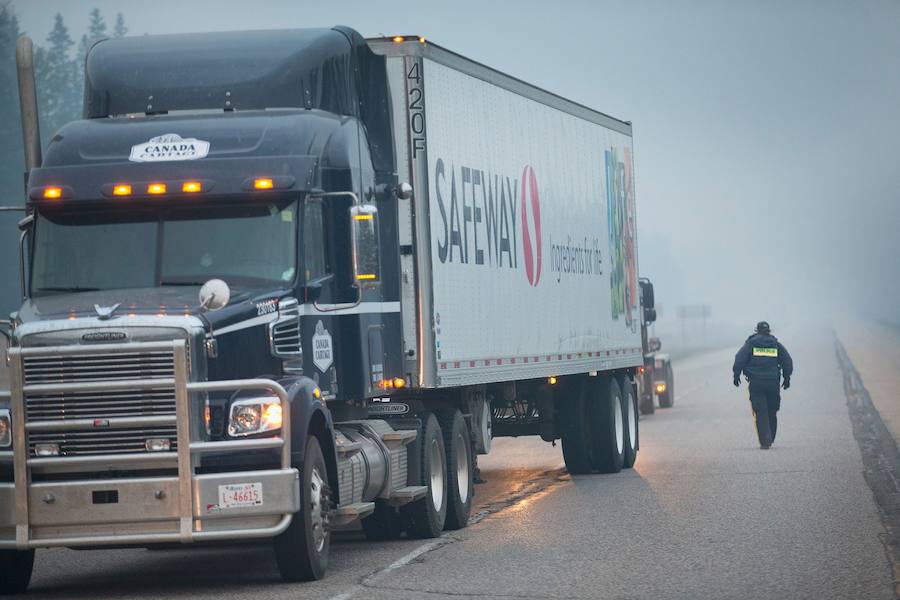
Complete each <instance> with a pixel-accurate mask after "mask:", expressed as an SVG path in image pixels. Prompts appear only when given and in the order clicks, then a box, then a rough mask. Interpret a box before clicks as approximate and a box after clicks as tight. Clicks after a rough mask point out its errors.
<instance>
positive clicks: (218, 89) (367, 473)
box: [0, 27, 652, 592]
mask: <svg viewBox="0 0 900 600" xmlns="http://www.w3.org/2000/svg"><path fill="white" fill-rule="evenodd" d="M17 59H18V62H17V64H18V73H19V90H20V103H21V106H22V114H23V138H24V142H25V154H26V168H27V174H26V175H27V177H26V180H27V184H26V196H27V198H26V200H27V202H26V213H25V215H24V218H23V219H22V220H21V222H20V223H19V227H20V229H21V235H20V248H21V256H20V279H21V282H20V283H21V288H22V295H23V302H22V305H21V308H19V309H18V310H17V311H16V312H15V313H13V314H12V315H11V316H10V319H9V321H7V322H6V327H5V328H4V329H3V331H4V335H5V337H6V338H7V340H8V345H9V349H8V362H9V373H10V390H9V391H8V392H3V393H0V587H2V589H0V591H2V592H17V591H22V590H24V589H25V588H26V587H27V586H28V583H29V580H30V577H31V574H32V565H33V560H34V551H35V549H37V548H48V547H69V548H117V547H151V548H156V547H165V546H167V545H179V544H196V545H200V544H206V543H222V542H231V541H235V542H236V541H245V540H257V541H266V540H268V541H271V543H272V544H273V545H274V548H275V557H276V559H277V564H278V568H279V570H280V573H281V575H282V576H283V578H284V579H285V580H288V581H298V580H310V579H317V578H321V577H322V576H323V575H324V573H325V571H326V568H327V565H328V557H329V545H330V540H331V532H332V530H333V529H334V528H336V527H340V526H342V525H348V524H351V523H354V522H357V521H361V524H362V529H363V531H364V532H365V534H366V535H367V536H368V537H369V538H372V539H381V540H384V539H392V538H397V537H399V536H401V535H404V534H405V535H408V536H412V537H419V538H429V537H434V536H438V535H441V533H442V531H443V530H446V529H456V528H462V527H465V526H466V524H467V522H468V519H469V513H470V510H471V507H472V498H473V495H474V493H475V489H474V485H473V483H474V481H473V474H474V472H475V469H476V457H477V455H479V454H485V453H488V452H490V450H491V440H492V438H493V437H496V436H516V435H534V436H538V435H539V436H541V438H543V439H544V440H546V441H548V442H553V443H555V441H556V440H561V442H562V449H563V454H564V458H565V464H566V467H567V468H568V470H569V472H571V473H573V474H588V473H592V472H600V473H613V472H617V471H619V470H621V469H623V468H629V467H631V466H632V465H633V464H634V462H635V460H636V458H637V453H638V450H639V439H638V435H639V434H638V416H637V415H638V406H637V395H636V388H635V376H636V373H637V371H638V369H639V368H640V367H641V365H642V364H643V360H644V359H643V356H644V350H645V348H644V346H643V344H642V331H643V327H642V326H643V325H644V324H645V322H646V319H647V318H648V316H649V315H651V312H652V306H646V305H645V303H642V302H641V301H640V293H639V287H638V277H637V259H638V252H637V238H636V229H635V217H636V214H635V196H634V169H633V150H632V130H631V124H630V123H628V122H625V121H621V120H618V119H615V118H612V117H609V116H607V115H605V114H603V113H600V112H597V111H594V110H591V109H589V108H587V107H585V106H582V105H580V104H577V103H575V102H572V101H569V100H566V99H564V98H562V97H560V96H557V95H554V94H552V93H550V92H547V91H545V90H542V89H540V88H538V87H535V86H532V85H529V84H527V83H525V82H523V81H520V80H518V79H516V78H514V77H511V76H509V75H506V74H504V73H501V72H499V71H497V70H494V69H491V68H489V67H487V66H485V65H482V64H479V63H477V62H475V61H472V60H469V59H467V58H464V57H462V56H460V55H458V54H456V53H453V52H451V51H449V50H446V49H444V48H442V47H440V46H438V45H436V44H433V43H431V42H430V41H427V40H425V39H424V38H421V37H417V36H397V37H393V38H375V39H364V38H363V37H362V36H360V34H358V33H357V32H356V31H354V30H352V29H349V28H346V27H334V28H331V29H327V28H322V29H299V30H278V31H247V32H216V33H198V34H189V35H188V34H180V35H159V36H142V37H134V38H128V37H125V38H119V39H111V40H103V41H100V42H98V43H97V44H95V45H94V46H93V47H92V48H91V50H90V52H89V54H88V56H87V59H86V65H85V93H84V114H83V117H84V118H83V119H82V120H80V121H77V122H73V123H70V124H68V125H66V126H64V127H63V128H62V129H61V130H60V131H59V132H57V133H56V134H55V135H54V136H53V138H52V139H51V141H50V142H49V145H48V147H47V148H46V151H45V152H42V149H41V146H40V143H39V139H40V137H39V129H40V127H39V123H38V120H37V109H36V106H37V104H36V91H35V88H34V74H33V60H32V46H31V42H30V40H28V39H27V38H23V39H21V40H19V43H18V47H17ZM644 337H645V336H644Z"/></svg>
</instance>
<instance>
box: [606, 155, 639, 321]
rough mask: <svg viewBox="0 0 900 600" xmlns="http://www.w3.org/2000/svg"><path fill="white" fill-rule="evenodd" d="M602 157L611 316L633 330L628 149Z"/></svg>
mask: <svg viewBox="0 0 900 600" xmlns="http://www.w3.org/2000/svg"><path fill="white" fill-rule="evenodd" d="M604 156H605V161H604V171H605V175H606V209H607V219H608V225H609V245H610V247H609V256H610V259H609V260H610V273H609V285H610V294H611V296H610V299H611V304H610V306H611V308H612V318H613V319H618V318H619V317H621V316H623V315H624V316H625V324H626V325H627V326H628V327H630V328H631V329H632V330H636V328H637V308H638V282H637V256H636V255H635V223H634V178H633V176H632V171H631V155H630V154H629V152H628V148H625V149H624V150H623V151H622V153H621V155H620V153H619V151H618V150H617V149H616V148H610V149H609V150H607V151H606V152H605V153H604Z"/></svg>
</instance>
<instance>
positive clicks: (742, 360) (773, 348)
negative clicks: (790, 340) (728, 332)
mask: <svg viewBox="0 0 900 600" xmlns="http://www.w3.org/2000/svg"><path fill="white" fill-rule="evenodd" d="M732 370H733V371H734V376H735V377H740V375H741V373H744V374H745V375H746V376H747V377H749V378H750V382H751V383H752V382H753V381H759V382H762V381H774V382H778V381H779V380H780V379H781V375H782V374H784V378H785V379H790V378H791V373H793V372H794V361H793V360H792V359H791V355H790V354H789V353H788V351H787V348H785V347H784V346H782V345H781V342H779V341H778V339H777V338H776V337H775V336H774V335H762V334H759V333H755V334H753V335H751V336H750V337H749V338H747V341H746V342H744V345H743V346H742V347H741V349H740V350H738V353H737V354H736V355H735V356H734V366H733V367H732Z"/></svg>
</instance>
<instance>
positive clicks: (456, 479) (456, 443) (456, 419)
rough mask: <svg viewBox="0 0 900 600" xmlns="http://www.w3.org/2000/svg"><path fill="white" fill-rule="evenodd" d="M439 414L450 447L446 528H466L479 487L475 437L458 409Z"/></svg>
mask: <svg viewBox="0 0 900 600" xmlns="http://www.w3.org/2000/svg"><path fill="white" fill-rule="evenodd" d="M438 416H439V420H440V424H441V430H442V431H443V432H444V449H445V450H446V451H447V519H446V521H445V522H444V529H462V528H463V527H465V526H467V525H468V524H469V513H470V512H472V495H473V492H474V491H475V481H474V479H473V474H474V471H475V469H474V465H473V464H472V438H471V435H470V433H469V426H468V425H466V420H465V418H463V416H462V413H461V412H459V411H458V410H448V411H442V412H440V413H438Z"/></svg>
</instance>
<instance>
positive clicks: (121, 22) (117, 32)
mask: <svg viewBox="0 0 900 600" xmlns="http://www.w3.org/2000/svg"><path fill="white" fill-rule="evenodd" d="M127 33H128V28H127V27H125V17H123V16H122V13H118V14H116V24H115V25H114V26H113V36H114V37H124V36H125V35H126V34H127Z"/></svg>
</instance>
